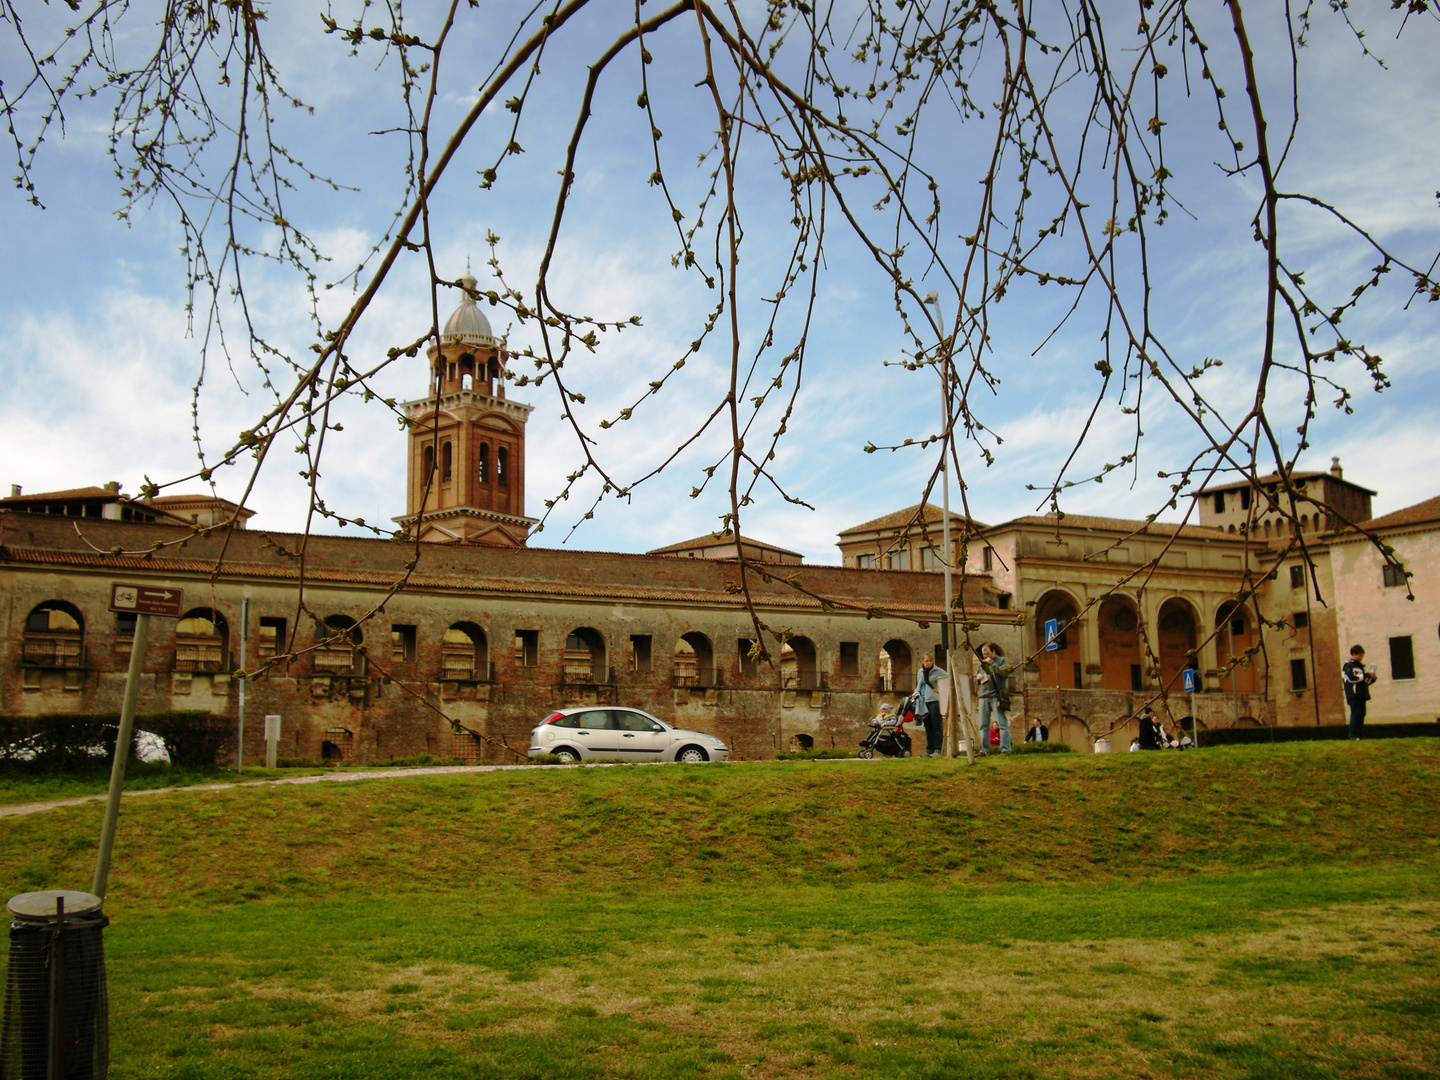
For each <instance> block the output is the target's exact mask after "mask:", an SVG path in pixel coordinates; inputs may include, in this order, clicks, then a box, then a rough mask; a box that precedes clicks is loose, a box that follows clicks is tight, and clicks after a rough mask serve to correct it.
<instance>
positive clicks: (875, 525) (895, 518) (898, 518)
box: [840, 503, 985, 536]
mask: <svg viewBox="0 0 1440 1080" xmlns="http://www.w3.org/2000/svg"><path fill="white" fill-rule="evenodd" d="M918 509H920V504H919V503H916V504H915V505H914V506H907V507H906V508H905V509H904V510H896V511H895V512H894V513H892V514H886V515H885V516H884V517H878V518H876V519H875V520H874V521H867V522H865V523H864V524H863V525H852V526H851V527H850V528H848V529H842V530H841V531H840V535H841V536H850V535H851V534H852V533H862V532H875V531H877V530H880V531H883V530H886V529H899V528H901V527H903V526H904V525H905V524H906V523H908V522H909V521H910V519H911V518H913V517H914V516H915V511H916V510H918ZM944 516H945V511H944V510H942V509H941V508H940V507H938V506H936V505H935V504H934V503H926V504H925V523H926V524H927V525H928V524H929V523H930V522H938V521H940V520H941V519H942V518H943V517H944ZM950 520H951V521H952V522H954V521H960V522H962V523H963V522H964V521H965V515H964V514H962V513H960V511H958V510H953V509H952V510H951V511H950ZM970 523H971V524H972V525H973V526H974V527H975V528H977V529H983V528H985V523H984V522H982V521H976V520H975V519H974V518H971V519H970Z"/></svg>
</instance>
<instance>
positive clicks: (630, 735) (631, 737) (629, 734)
mask: <svg viewBox="0 0 1440 1080" xmlns="http://www.w3.org/2000/svg"><path fill="white" fill-rule="evenodd" d="M634 737H635V736H634V735H632V734H631V733H630V732H628V731H627V732H626V733H625V738H627V739H633V738H634Z"/></svg>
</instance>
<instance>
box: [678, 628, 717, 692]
mask: <svg viewBox="0 0 1440 1080" xmlns="http://www.w3.org/2000/svg"><path fill="white" fill-rule="evenodd" d="M673 683H674V685H675V686H702V687H713V686H716V685H718V681H717V678H716V671H715V650H714V648H713V647H712V646H711V644H710V639H709V638H708V637H706V636H705V635H704V634H701V633H699V632H698V631H695V630H692V631H690V632H689V633H688V634H682V635H681V636H680V639H679V640H678V641H676V642H675V675H674V679H673Z"/></svg>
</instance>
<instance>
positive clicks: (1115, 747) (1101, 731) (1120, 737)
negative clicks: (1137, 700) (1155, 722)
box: [1095, 708, 1160, 753]
mask: <svg viewBox="0 0 1440 1080" xmlns="http://www.w3.org/2000/svg"><path fill="white" fill-rule="evenodd" d="M1155 711H1156V712H1157V713H1158V712H1159V711H1160V710H1159V709H1158V708H1157V709H1156V710H1155ZM1139 735H1140V722H1139V721H1138V720H1136V719H1135V718H1134V717H1133V716H1130V715H1125V716H1117V717H1115V719H1114V720H1112V721H1110V722H1109V723H1106V722H1105V721H1103V720H1100V721H1097V722H1096V723H1095V738H1097V739H1101V738H1103V739H1106V740H1108V741H1109V743H1110V749H1111V751H1113V752H1116V753H1121V752H1124V751H1126V750H1129V749H1130V744H1131V743H1132V742H1134V741H1135V739H1137V738H1138V737H1139Z"/></svg>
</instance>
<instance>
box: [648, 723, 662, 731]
mask: <svg viewBox="0 0 1440 1080" xmlns="http://www.w3.org/2000/svg"><path fill="white" fill-rule="evenodd" d="M650 730H651V731H653V732H657V733H658V732H661V731H664V730H665V729H664V728H663V727H661V726H660V725H658V724H657V725H655V726H654V727H652V728H651V729H650Z"/></svg>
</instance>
